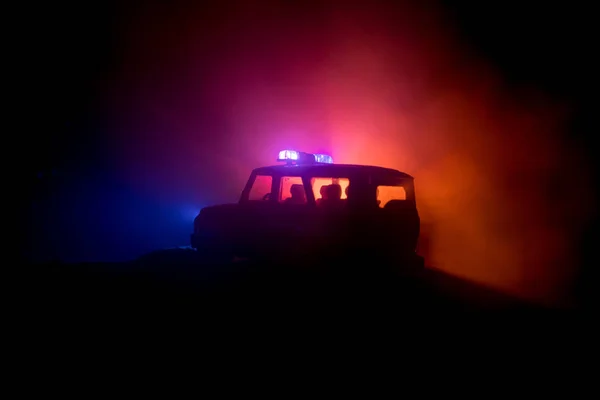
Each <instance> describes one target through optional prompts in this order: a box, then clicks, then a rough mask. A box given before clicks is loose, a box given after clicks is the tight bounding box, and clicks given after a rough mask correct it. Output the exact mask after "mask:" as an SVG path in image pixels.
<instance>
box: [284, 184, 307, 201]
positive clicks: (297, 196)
mask: <svg viewBox="0 0 600 400" xmlns="http://www.w3.org/2000/svg"><path fill="white" fill-rule="evenodd" d="M290 194H291V195H292V197H289V198H287V199H285V201H284V203H285V204H306V193H304V185H300V184H294V185H292V186H291V187H290Z"/></svg>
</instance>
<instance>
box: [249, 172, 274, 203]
mask: <svg viewBox="0 0 600 400" xmlns="http://www.w3.org/2000/svg"><path fill="white" fill-rule="evenodd" d="M272 185H273V177H271V176H270V175H256V178H255V179H254V183H253V184H252V188H250V193H249V194H248V200H268V195H269V194H270V193H271V187H272Z"/></svg>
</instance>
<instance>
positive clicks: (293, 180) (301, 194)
mask: <svg viewBox="0 0 600 400" xmlns="http://www.w3.org/2000/svg"><path fill="white" fill-rule="evenodd" d="M279 201H280V202H282V203H285V204H306V192H305V190H304V184H303V183H302V178H301V177H299V176H284V177H282V178H281V185H280V191H279Z"/></svg>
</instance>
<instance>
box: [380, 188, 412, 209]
mask: <svg viewBox="0 0 600 400" xmlns="http://www.w3.org/2000/svg"><path fill="white" fill-rule="evenodd" d="M391 200H406V190H404V187H402V186H377V201H378V202H379V207H381V208H383V207H385V205H386V204H387V203H388V202H390V201H391Z"/></svg>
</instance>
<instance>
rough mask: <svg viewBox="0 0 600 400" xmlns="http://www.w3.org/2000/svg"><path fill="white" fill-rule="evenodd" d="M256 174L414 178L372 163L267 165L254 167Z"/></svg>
mask: <svg viewBox="0 0 600 400" xmlns="http://www.w3.org/2000/svg"><path fill="white" fill-rule="evenodd" d="M253 172H254V173H256V174H258V175H285V174H294V175H312V176H319V175H321V176H323V177H326V176H331V175H340V176H356V175H371V176H378V177H381V178H383V179H414V178H413V177H412V176H410V175H409V174H407V173H405V172H401V171H398V170H395V169H391V168H384V167H376V166H373V165H355V164H301V165H289V164H285V165H272V166H269V167H260V168H256V169H254V171H253Z"/></svg>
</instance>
